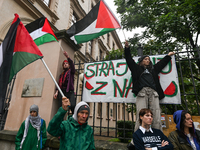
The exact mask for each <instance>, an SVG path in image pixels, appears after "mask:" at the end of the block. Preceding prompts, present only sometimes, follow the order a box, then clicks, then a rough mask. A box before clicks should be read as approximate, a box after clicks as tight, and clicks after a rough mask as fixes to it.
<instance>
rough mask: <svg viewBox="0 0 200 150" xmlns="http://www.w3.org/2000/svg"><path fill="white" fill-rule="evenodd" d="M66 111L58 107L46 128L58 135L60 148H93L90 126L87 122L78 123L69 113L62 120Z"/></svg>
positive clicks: (70, 149)
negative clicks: (65, 118) (66, 117)
mask: <svg viewBox="0 0 200 150" xmlns="http://www.w3.org/2000/svg"><path fill="white" fill-rule="evenodd" d="M66 112H67V111H65V110H64V109H63V108H62V107H60V108H59V110H58V112H57V113H56V114H55V116H54V117H53V119H52V120H51V121H50V122H49V126H48V128H47V131H48V133H49V134H51V135H52V136H55V137H58V136H60V150H94V149H95V146H94V136H93V130H92V128H91V127H90V126H89V125H88V124H87V122H86V123H85V124H83V125H80V124H79V123H78V122H77V121H76V120H74V118H73V117H72V116H71V115H70V116H68V119H67V120H65V121H63V117H64V116H65V114H66Z"/></svg>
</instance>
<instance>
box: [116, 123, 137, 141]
mask: <svg viewBox="0 0 200 150" xmlns="http://www.w3.org/2000/svg"><path fill="white" fill-rule="evenodd" d="M133 127H134V122H132V121H125V122H124V120H119V121H117V128H118V131H117V134H118V138H119V139H120V141H121V142H124V143H127V142H128V141H129V140H130V139H131V138H132V135H133Z"/></svg>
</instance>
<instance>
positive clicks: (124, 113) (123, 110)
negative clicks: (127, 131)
mask: <svg viewBox="0 0 200 150" xmlns="http://www.w3.org/2000/svg"><path fill="white" fill-rule="evenodd" d="M124 115H126V112H125V104H123V106H122V119H123V120H124V119H125V118H124Z"/></svg>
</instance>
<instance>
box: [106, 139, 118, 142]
mask: <svg viewBox="0 0 200 150" xmlns="http://www.w3.org/2000/svg"><path fill="white" fill-rule="evenodd" d="M108 141H110V142H120V139H118V138H112V139H110V140H108Z"/></svg>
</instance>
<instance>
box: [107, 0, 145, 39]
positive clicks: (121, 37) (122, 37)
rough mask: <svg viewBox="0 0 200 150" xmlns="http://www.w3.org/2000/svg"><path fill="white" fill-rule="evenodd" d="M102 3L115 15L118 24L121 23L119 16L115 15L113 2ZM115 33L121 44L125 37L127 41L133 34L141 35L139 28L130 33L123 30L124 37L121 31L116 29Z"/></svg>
mask: <svg viewBox="0 0 200 150" xmlns="http://www.w3.org/2000/svg"><path fill="white" fill-rule="evenodd" d="M104 1H105V2H106V4H107V5H108V6H109V8H110V9H111V10H112V12H113V13H114V14H115V17H117V19H118V20H119V22H121V20H120V17H119V16H120V15H119V14H117V7H116V6H115V5H114V0H104ZM116 31H117V33H118V35H119V38H120V40H121V42H124V41H125V37H126V39H128V38H130V37H133V34H135V33H141V31H142V29H141V28H137V29H134V30H132V31H126V30H123V31H124V34H125V36H124V34H123V31H122V29H117V30H116Z"/></svg>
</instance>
